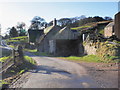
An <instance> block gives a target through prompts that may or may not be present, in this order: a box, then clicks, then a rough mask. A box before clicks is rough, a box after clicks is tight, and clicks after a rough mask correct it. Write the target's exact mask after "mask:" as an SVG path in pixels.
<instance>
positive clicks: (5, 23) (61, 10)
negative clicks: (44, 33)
mask: <svg viewBox="0 0 120 90" xmlns="http://www.w3.org/2000/svg"><path fill="white" fill-rule="evenodd" d="M117 12H118V2H0V24H1V34H2V35H3V34H4V33H5V32H6V31H7V28H8V27H12V26H15V25H17V22H25V23H26V25H27V27H29V26H30V21H31V20H32V19H33V17H34V16H40V17H42V18H44V19H45V20H46V21H47V22H50V21H52V20H53V19H54V18H56V19H60V18H64V17H66V18H69V17H76V16H81V15H85V16H86V17H89V16H101V17H105V16H110V17H112V18H114V15H115V14H116V13H117Z"/></svg>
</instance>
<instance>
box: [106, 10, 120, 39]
mask: <svg viewBox="0 0 120 90" xmlns="http://www.w3.org/2000/svg"><path fill="white" fill-rule="evenodd" d="M112 35H115V36H116V37H117V38H118V39H120V12H118V13H117V14H116V15H115V20H114V22H111V23H109V24H108V25H107V26H106V27H105V29H104V36H105V37H110V36H112Z"/></svg>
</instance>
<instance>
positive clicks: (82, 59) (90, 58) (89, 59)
mask: <svg viewBox="0 0 120 90" xmlns="http://www.w3.org/2000/svg"><path fill="white" fill-rule="evenodd" d="M59 58H61V59H66V60H72V61H79V62H93V63H116V62H118V61H105V60H102V59H101V58H100V57H98V56H96V55H86V56H82V57H77V56H70V57H59Z"/></svg>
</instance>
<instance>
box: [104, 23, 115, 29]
mask: <svg viewBox="0 0 120 90" xmlns="http://www.w3.org/2000/svg"><path fill="white" fill-rule="evenodd" d="M111 26H114V22H111V23H109V24H108V25H107V26H106V27H105V28H107V27H111Z"/></svg>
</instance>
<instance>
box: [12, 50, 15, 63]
mask: <svg viewBox="0 0 120 90" xmlns="http://www.w3.org/2000/svg"><path fill="white" fill-rule="evenodd" d="M12 56H13V62H14V64H15V49H13V52H12Z"/></svg>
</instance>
